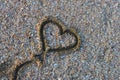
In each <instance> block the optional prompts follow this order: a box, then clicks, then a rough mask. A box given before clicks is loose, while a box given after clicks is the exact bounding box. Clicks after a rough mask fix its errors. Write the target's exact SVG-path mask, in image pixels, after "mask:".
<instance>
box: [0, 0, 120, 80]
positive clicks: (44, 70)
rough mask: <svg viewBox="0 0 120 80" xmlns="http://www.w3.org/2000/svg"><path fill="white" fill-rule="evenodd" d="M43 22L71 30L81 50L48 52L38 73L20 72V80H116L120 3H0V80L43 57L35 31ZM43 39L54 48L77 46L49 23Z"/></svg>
mask: <svg viewBox="0 0 120 80" xmlns="http://www.w3.org/2000/svg"><path fill="white" fill-rule="evenodd" d="M45 16H53V17H56V18H57V19H58V20H60V21H61V22H62V23H63V24H64V25H65V26H66V28H67V29H70V28H73V29H75V30H76V32H77V34H78V35H79V36H80V39H81V44H80V47H79V49H77V50H75V51H71V50H66V51H61V52H54V51H52V52H48V53H47V55H46V58H45V62H44V65H43V66H42V67H40V66H39V63H37V62H33V63H31V64H29V66H25V67H23V68H22V69H20V70H19V74H18V75H17V79H18V80H120V0H0V80H11V79H12V76H13V73H14V71H15V68H16V67H17V66H18V65H20V64H22V63H24V62H26V61H29V60H31V58H32V56H33V55H37V54H41V53H42V48H41V47H42V45H41V43H42V42H41V41H40V37H38V30H37V28H36V25H37V24H38V23H39V22H40V21H41V20H42V19H43V18H44V17H45ZM45 34H46V35H45V39H46V40H47V43H48V45H49V46H50V47H52V48H55V47H62V46H69V45H70V44H71V43H73V42H75V40H74V37H73V36H71V35H70V34H65V35H62V36H61V35H59V29H58V27H57V25H54V24H51V23H50V24H47V25H46V27H45Z"/></svg>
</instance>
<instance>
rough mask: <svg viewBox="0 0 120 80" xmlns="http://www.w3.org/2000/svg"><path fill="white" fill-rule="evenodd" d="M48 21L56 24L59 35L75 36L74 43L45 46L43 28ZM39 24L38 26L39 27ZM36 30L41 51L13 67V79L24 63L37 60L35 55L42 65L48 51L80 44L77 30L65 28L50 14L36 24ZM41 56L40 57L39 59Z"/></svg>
mask: <svg viewBox="0 0 120 80" xmlns="http://www.w3.org/2000/svg"><path fill="white" fill-rule="evenodd" d="M48 23H53V24H56V25H57V26H58V28H59V29H60V35H63V34H65V33H69V34H71V35H73V36H75V38H76V41H75V44H74V45H72V46H68V47H67V48H65V47H63V48H58V49H57V48H56V49H54V48H53V49H51V48H49V49H48V48H47V47H48V46H47V42H46V40H45V39H44V34H43V29H44V26H45V25H46V24H48ZM39 26H40V27H39ZM37 32H38V36H39V37H40V39H41V41H42V50H43V53H42V54H40V55H34V57H33V59H32V60H30V61H26V62H25V63H22V64H21V65H19V66H16V68H15V72H14V73H13V80H16V79H17V75H18V72H19V70H20V69H21V68H22V67H24V66H25V65H29V64H31V63H32V62H36V61H35V60H38V59H36V56H37V57H39V60H40V63H41V66H42V65H43V63H42V62H43V61H44V59H45V57H46V54H47V52H48V51H66V50H76V49H78V47H79V46H80V44H81V40H80V37H79V35H78V34H77V32H76V31H75V30H74V29H65V26H64V25H63V24H62V23H61V22H60V21H59V20H57V19H56V18H55V17H52V16H48V17H45V18H44V19H43V20H42V22H41V21H40V22H39V23H38V24H37ZM41 58H42V59H41Z"/></svg>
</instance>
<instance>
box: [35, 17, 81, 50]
mask: <svg viewBox="0 0 120 80" xmlns="http://www.w3.org/2000/svg"><path fill="white" fill-rule="evenodd" d="M49 23H51V24H53V25H56V26H57V27H58V28H59V34H60V35H61V36H62V35H65V34H70V35H71V36H73V37H74V38H75V41H74V42H73V43H71V45H69V46H65V47H59V48H51V47H49V46H48V43H47V40H46V38H45V33H44V27H45V26H46V25H47V24H49ZM37 27H38V28H37V30H38V36H39V37H40V40H41V42H42V50H43V51H46V49H47V47H49V49H48V51H65V50H76V49H77V48H78V47H79V45H80V42H81V40H80V37H79V35H78V34H77V32H76V31H75V30H74V29H65V26H64V25H63V24H62V23H61V22H60V21H59V20H57V19H56V18H55V17H51V16H49V17H45V18H44V19H43V20H42V22H41V21H40V23H39V24H37Z"/></svg>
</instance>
